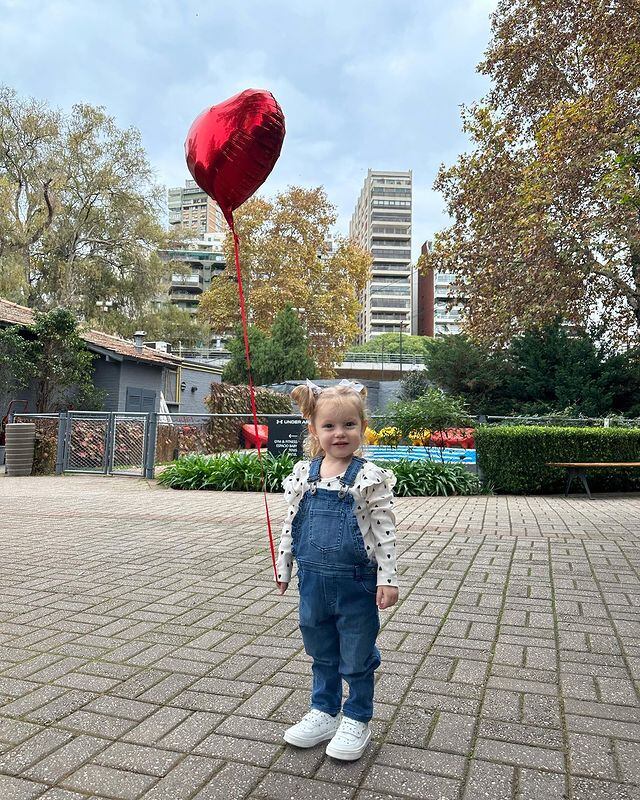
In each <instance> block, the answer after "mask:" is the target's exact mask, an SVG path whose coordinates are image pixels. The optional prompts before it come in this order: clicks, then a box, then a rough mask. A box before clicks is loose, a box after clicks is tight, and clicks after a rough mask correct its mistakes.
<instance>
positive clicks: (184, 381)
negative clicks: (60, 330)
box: [0, 298, 220, 417]
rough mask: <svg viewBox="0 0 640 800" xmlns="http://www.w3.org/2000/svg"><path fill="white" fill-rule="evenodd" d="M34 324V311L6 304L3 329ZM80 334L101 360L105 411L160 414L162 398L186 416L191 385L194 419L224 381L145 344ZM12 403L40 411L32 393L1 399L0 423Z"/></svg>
mask: <svg viewBox="0 0 640 800" xmlns="http://www.w3.org/2000/svg"><path fill="white" fill-rule="evenodd" d="M33 322H34V312H33V310H32V309H30V308H27V307H26V306H20V305H17V304H16V303H11V302H9V301H8V300H4V299H2V298H0V327H4V326H7V325H16V326H18V327H28V326H30V325H32V324H33ZM79 333H80V336H81V337H82V338H83V339H84V341H85V342H86V345H87V349H88V350H90V351H91V352H92V353H94V354H95V359H94V363H93V369H94V374H93V383H94V386H95V387H96V389H101V390H102V391H104V392H105V401H104V410H105V411H143V412H144V411H159V410H160V396H161V394H162V396H164V399H165V400H166V402H167V405H168V407H169V410H170V411H175V412H177V411H183V409H182V408H181V403H180V400H181V386H184V387H185V388H187V385H189V396H188V397H186V398H185V401H188V402H185V405H188V406H189V409H188V410H189V411H190V412H191V413H194V412H195V410H196V407H197V410H198V411H206V408H205V407H204V405H203V404H202V399H203V398H204V396H205V395H206V393H207V392H206V388H207V387H206V382H207V381H209V383H211V382H212V381H216V382H217V381H219V380H220V370H219V369H214V368H211V369H207V370H205V372H206V373H207V374H206V375H203V368H202V366H198V367H197V370H196V368H195V366H194V367H193V369H192V367H191V365H190V364H189V363H188V362H185V361H184V360H183V359H180V358H177V357H176V356H172V355H171V354H170V353H163V352H161V351H159V350H154V349H153V348H151V347H145V346H144V345H143V343H142V341H137V342H130V341H128V340H126V339H121V338H119V337H117V336H110V335H109V334H106V333H102V332H101V331H94V330H87V331H82V330H81V331H80V332H79ZM194 370H195V371H194ZM192 373H193V374H192ZM200 384H202V386H200ZM192 385H197V386H198V389H199V396H198V398H197V399H198V401H199V403H198V404H196V403H195V402H194V401H195V398H194V396H193V395H194V394H195V393H196V392H197V391H198V390H196V392H193V391H191V386H192ZM10 399H25V400H27V401H29V411H34V410H35V406H34V399H33V391H31V390H26V391H24V392H21V393H18V394H17V396H16V397H15V398H0V402H1V403H2V405H0V417H1V416H2V414H3V413H4V410H3V409H4V406H6V404H7V403H8V401H9V400H10Z"/></svg>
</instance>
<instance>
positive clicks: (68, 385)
mask: <svg viewBox="0 0 640 800" xmlns="http://www.w3.org/2000/svg"><path fill="white" fill-rule="evenodd" d="M29 330H30V332H31V334H32V335H33V345H32V353H33V356H32V360H33V368H34V375H35V384H36V411H37V412H38V413H43V412H48V411H58V410H60V409H61V408H66V407H67V406H68V405H69V404H70V405H72V406H74V407H75V408H91V409H99V408H101V407H102V401H103V399H104V395H103V393H102V392H100V391H97V390H96V389H95V387H94V385H93V379H92V376H93V360H94V358H95V356H94V355H93V353H91V352H89V350H87V347H86V345H85V343H84V341H83V340H82V339H81V338H80V335H79V333H78V323H77V322H76V320H75V318H74V316H73V314H71V312H70V311H68V310H66V309H62V308H58V309H55V310H53V311H49V312H46V313H42V312H38V311H37V312H36V315H35V322H34V324H33V325H32V326H31V327H30V328H29Z"/></svg>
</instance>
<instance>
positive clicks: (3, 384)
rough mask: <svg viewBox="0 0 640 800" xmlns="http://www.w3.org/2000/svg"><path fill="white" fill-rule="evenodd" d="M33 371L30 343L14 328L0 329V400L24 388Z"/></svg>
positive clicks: (9, 397)
mask: <svg viewBox="0 0 640 800" xmlns="http://www.w3.org/2000/svg"><path fill="white" fill-rule="evenodd" d="M34 370H35V366H34V364H33V353H32V346H31V343H30V342H29V341H28V340H27V339H25V337H24V336H21V335H20V333H19V332H18V330H17V329H16V328H15V327H10V328H0V398H8V399H11V395H13V394H14V393H15V392H17V391H19V390H20V389H24V388H26V386H27V385H28V383H29V380H30V379H31V378H32V377H33V374H34ZM2 413H4V411H3V412H2Z"/></svg>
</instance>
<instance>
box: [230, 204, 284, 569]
mask: <svg viewBox="0 0 640 800" xmlns="http://www.w3.org/2000/svg"><path fill="white" fill-rule="evenodd" d="M227 221H228V222H229V225H230V227H231V233H232V234H233V249H234V254H235V260H236V277H237V278H238V295H239V297H240V314H241V316H242V335H243V337H244V355H245V360H246V362H247V373H248V375H249V397H250V399H251V413H252V415H253V430H254V433H255V437H256V444H257V446H258V462H259V463H260V488H261V489H262V496H263V498H264V510H265V513H266V515H267V532H268V534H269V548H270V550H271V563H272V564H273V577H274V579H275V581H276V582H277V581H278V569H277V567H276V548H275V545H274V543H273V531H272V530H271V518H270V517H269V504H268V503H267V490H266V480H265V474H264V465H263V463H262V446H261V443H260V436H259V434H258V411H257V408H256V390H255V387H254V385H253V376H252V375H251V356H250V354H249V332H248V329H247V310H246V305H245V301H244V289H243V288H242V271H241V270H240V241H239V239H238V234H237V233H236V229H235V226H234V224H233V215H232V214H229V217H227Z"/></svg>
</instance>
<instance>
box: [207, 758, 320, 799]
mask: <svg viewBox="0 0 640 800" xmlns="http://www.w3.org/2000/svg"><path fill="white" fill-rule="evenodd" d="M264 774H265V771H264V770H263V769H259V768H258V767H251V766H248V765H247V764H227V765H225V766H224V767H223V768H222V769H221V770H220V771H219V772H217V773H216V774H215V775H214V777H213V778H212V779H211V781H209V783H208V784H206V786H205V787H204V788H203V789H202V790H201V791H199V792H198V794H197V795H195V796H194V798H193V800H243V798H246V797H248V795H249V793H250V792H251V791H252V790H253V789H254V788H255V787H256V786H257V785H258V782H259V781H260V779H261V778H262V776H263V775H264ZM279 777H280V776H279ZM284 777H285V776H282V778H283V779H284ZM265 796H268V795H264V794H260V795H259V797H263V798H264V797H265ZM305 800H309V798H308V797H307V798H305Z"/></svg>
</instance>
